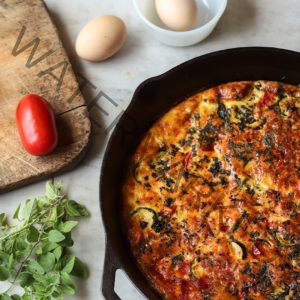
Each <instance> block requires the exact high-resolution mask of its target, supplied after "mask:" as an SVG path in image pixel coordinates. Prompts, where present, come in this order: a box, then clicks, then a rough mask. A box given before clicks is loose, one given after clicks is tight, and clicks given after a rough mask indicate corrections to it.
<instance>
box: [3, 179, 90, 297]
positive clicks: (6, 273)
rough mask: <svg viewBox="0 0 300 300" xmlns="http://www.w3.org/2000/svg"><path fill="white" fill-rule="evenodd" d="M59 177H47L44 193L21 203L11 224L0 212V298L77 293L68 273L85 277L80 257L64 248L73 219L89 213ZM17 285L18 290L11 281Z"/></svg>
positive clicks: (70, 236)
mask: <svg viewBox="0 0 300 300" xmlns="http://www.w3.org/2000/svg"><path fill="white" fill-rule="evenodd" d="M62 187H63V184H62V183H58V184H56V185H54V184H53V183H51V182H50V181H49V182H47V183H46V191H45V195H43V196H39V197H36V198H32V199H27V200H26V201H25V203H24V204H23V205H22V204H19V205H18V207H17V208H16V210H15V213H14V215H13V219H15V220H18V223H17V224H14V225H9V224H7V222H6V215H5V213H0V281H6V282H7V285H6V286H8V288H7V289H6V290H5V291H1V290H0V300H20V299H22V300H33V299H36V300H45V299H61V300H62V299H63V295H73V294H75V291H76V287H75V284H74V282H73V280H72V276H77V277H81V278H86V277H87V271H86V269H85V266H84V264H83V263H82V261H81V260H80V259H79V258H78V257H76V256H75V255H72V254H70V251H68V254H66V250H67V248H69V247H71V246H73V244H74V241H73V239H72V230H73V229H74V228H75V227H76V226H77V225H78V221H77V220H75V219H76V218H79V217H84V216H88V211H87V209H86V207H85V206H83V205H81V204H79V203H78V202H76V201H74V200H69V199H68V198H67V197H66V196H65V195H63V194H62V192H61V188H62ZM16 285H19V290H21V292H20V295H17V294H14V293H13V292H12V291H13V289H14V288H13V287H14V286H16Z"/></svg>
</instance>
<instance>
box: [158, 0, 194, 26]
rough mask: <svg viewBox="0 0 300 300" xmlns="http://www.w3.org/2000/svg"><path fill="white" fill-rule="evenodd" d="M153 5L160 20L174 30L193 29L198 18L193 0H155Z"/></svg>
mask: <svg viewBox="0 0 300 300" xmlns="http://www.w3.org/2000/svg"><path fill="white" fill-rule="evenodd" d="M155 7H156V11H157V14H158V16H159V18H160V19H161V21H162V22H163V23H164V24H165V25H167V26H168V27H169V28H170V29H173V30H176V31H186V30H190V29H193V28H194V27H195V25H196V24H197V22H198V19H199V9H198V5H197V3H196V1H195V0H155Z"/></svg>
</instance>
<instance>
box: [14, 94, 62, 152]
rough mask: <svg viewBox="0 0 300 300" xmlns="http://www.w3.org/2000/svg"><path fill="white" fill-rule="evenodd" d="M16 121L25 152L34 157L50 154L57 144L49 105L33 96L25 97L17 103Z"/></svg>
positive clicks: (40, 98)
mask: <svg viewBox="0 0 300 300" xmlns="http://www.w3.org/2000/svg"><path fill="white" fill-rule="evenodd" d="M16 121H17V126H18V131H19V134H20V138H21V141H22V144H23V146H24V148H25V150H26V151H27V152H28V153H30V154H32V155H36V156H40V155H44V154H47V153H50V152H52V151H53V150H54V149H55V148H56V146H57V142H58V134H57V128H56V123H55V116H54V112H53V109H52V107H51V105H50V103H49V102H48V101H47V100H45V99H44V98H42V97H40V96H38V95H35V94H28V95H25V96H24V97H23V98H22V99H21V100H20V102H19V103H18V106H17V109H16Z"/></svg>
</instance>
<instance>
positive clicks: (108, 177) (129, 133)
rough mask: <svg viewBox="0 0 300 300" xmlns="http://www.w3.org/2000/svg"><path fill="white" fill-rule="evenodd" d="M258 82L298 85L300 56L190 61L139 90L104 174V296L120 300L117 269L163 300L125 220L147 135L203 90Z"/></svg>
mask: <svg viewBox="0 0 300 300" xmlns="http://www.w3.org/2000/svg"><path fill="white" fill-rule="evenodd" d="M255 79H266V80H276V81H282V82H286V83H291V84H295V85H298V84H299V83H300V53H298V52H293V51H289V50H284V49H277V48H266V47H250V48H235V49H228V50H222V51H218V52H214V53H210V54H207V55H203V56H200V57H197V58H194V59H192V60H190V61H187V62H185V63H183V64H181V65H179V66H177V67H175V68H173V69H171V70H170V71H168V72H166V73H164V74H162V75H160V76H157V77H153V78H150V79H148V80H146V81H144V82H143V83H142V84H141V85H140V86H139V87H138V88H137V89H136V91H135V93H134V95H133V99H132V101H131V104H130V105H129V107H128V108H127V110H126V111H125V113H124V114H123V115H122V117H121V118H120V120H119V121H118V123H117V126H116V127H115V129H114V131H113V133H112V136H111V138H110V140H109V143H108V146H107V148H106V152H105V155H104V158H103V164H102V169H101V177H100V207H101V212H102V218H103V223H104V227H105V231H106V256H105V262H104V273H103V274H104V275H103V279H102V292H103V295H104V296H105V298H106V299H109V300H112V299H119V297H118V296H117V295H116V294H115V293H114V280H115V271H116V270H117V269H123V270H124V271H125V272H126V273H127V275H128V276H129V278H130V279H131V280H132V282H133V283H134V284H135V286H136V287H137V288H138V290H140V291H141V292H142V293H143V294H144V295H145V296H146V297H148V298H149V299H160V298H159V296H158V295H157V294H156V293H155V291H153V289H152V288H151V285H150V284H149V283H148V282H147V281H146V280H145V279H144V277H143V276H142V275H141V273H140V272H139V270H138V268H137V267H136V265H135V261H134V259H133V258H132V256H131V252H130V251H129V249H128V248H127V244H126V241H125V238H124V236H123V234H122V229H121V225H120V216H119V213H120V211H121V196H120V189H121V183H122V176H123V170H124V168H125V167H126V161H127V160H128V158H129V157H130V155H131V153H132V151H133V150H134V148H135V147H136V146H137V144H138V142H139V140H140V138H141V136H142V135H143V133H145V132H146V131H147V129H148V128H149V127H150V126H151V125H152V124H153V122H154V121H155V120H157V118H158V117H160V116H161V115H163V114H164V113H165V112H166V111H168V110H169V109H170V108H171V107H172V106H174V105H175V104H176V103H178V102H179V101H181V100H183V99H184V98H185V97H187V96H189V95H191V94H193V93H195V92H197V91H199V90H203V89H206V88H209V87H212V86H215V85H217V84H220V83H225V82H229V81H235V80H255Z"/></svg>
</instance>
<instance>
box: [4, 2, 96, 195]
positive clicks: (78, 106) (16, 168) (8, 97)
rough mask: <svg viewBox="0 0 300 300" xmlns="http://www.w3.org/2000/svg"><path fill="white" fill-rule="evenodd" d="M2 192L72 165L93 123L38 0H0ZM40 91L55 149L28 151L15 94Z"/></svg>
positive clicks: (50, 24)
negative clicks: (50, 112) (49, 111)
mask: <svg viewBox="0 0 300 300" xmlns="http://www.w3.org/2000/svg"><path fill="white" fill-rule="evenodd" d="M0 70H1V71H0V193H1V192H5V191H8V190H11V189H14V188H17V187H20V186H22V185H25V184H28V183H31V182H34V181H37V180H41V179H45V178H47V177H50V176H52V175H55V174H58V173H61V172H63V171H66V170H68V169H70V168H72V167H74V166H75V165H76V164H77V163H78V162H79V161H80V160H81V159H82V157H83V155H84V153H85V151H86V149H87V146H88V142H89V137H90V133H91V123H90V120H89V118H88V114H87V106H86V104H85V101H84V98H83V96H82V94H81V92H80V90H79V85H78V83H77V80H76V77H75V75H74V72H73V69H72V66H71V63H70V61H69V59H68V56H67V54H66V51H65V50H64V47H63V45H62V42H61V40H60V39H59V37H58V32H57V30H56V27H55V25H54V24H53V23H52V20H51V18H50V15H49V13H48V11H47V8H46V7H45V4H44V3H43V2H42V1H41V0H27V1H26V0H0ZM28 93H34V94H38V95H40V96H42V97H44V98H45V99H47V100H48V101H49V102H50V103H51V104H52V106H53V109H54V112H55V115H56V120H57V127H58V133H59V144H58V147H57V149H56V150H55V151H54V152H53V153H51V154H49V155H46V156H41V157H35V156H32V155H30V154H28V153H27V152H26V151H25V150H24V149H23V146H22V144H21V141H20V138H19V135H18V131H17V127H16V121H15V110H16V107H17V104H18V102H19V100H20V99H21V98H22V96H24V95H25V94H28Z"/></svg>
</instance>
